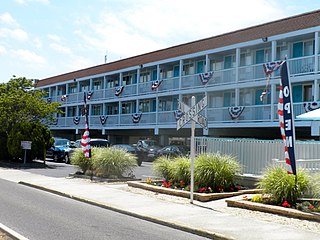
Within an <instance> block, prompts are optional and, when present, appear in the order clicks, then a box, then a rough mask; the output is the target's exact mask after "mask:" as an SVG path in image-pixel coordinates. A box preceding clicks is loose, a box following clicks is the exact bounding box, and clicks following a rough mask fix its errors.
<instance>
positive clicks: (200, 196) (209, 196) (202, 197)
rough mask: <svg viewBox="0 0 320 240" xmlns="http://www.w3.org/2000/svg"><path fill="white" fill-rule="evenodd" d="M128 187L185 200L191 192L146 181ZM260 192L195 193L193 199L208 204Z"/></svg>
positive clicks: (253, 190) (255, 190) (129, 183)
mask: <svg viewBox="0 0 320 240" xmlns="http://www.w3.org/2000/svg"><path fill="white" fill-rule="evenodd" d="M128 186H130V187H136V188H142V189H145V190H149V191H153V192H158V193H163V194H169V195H173V196H178V197H184V198H189V197H190V192H189V191H187V190H181V189H174V188H169V187H163V186H159V185H154V184H148V183H147V182H146V181H135V182H131V181H129V182H128ZM260 191H261V190H260V189H248V190H239V191H236V192H221V193H198V192H194V193H193V198H194V200H197V201H200V202H208V201H212V200H217V199H222V198H227V197H233V196H238V195H241V194H253V193H258V192H260Z"/></svg>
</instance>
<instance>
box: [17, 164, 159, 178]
mask: <svg viewBox="0 0 320 240" xmlns="http://www.w3.org/2000/svg"><path fill="white" fill-rule="evenodd" d="M46 165H47V167H44V168H26V169H20V170H23V171H27V172H31V173H35V174H40V175H44V176H48V177H68V176H69V174H70V173H75V172H76V171H78V170H79V168H78V167H77V166H73V165H71V164H65V163H57V162H53V161H46ZM133 174H134V175H135V177H136V178H138V179H143V180H145V179H146V178H147V177H152V176H153V173H152V162H142V165H141V166H140V167H136V168H135V169H134V172H133Z"/></svg>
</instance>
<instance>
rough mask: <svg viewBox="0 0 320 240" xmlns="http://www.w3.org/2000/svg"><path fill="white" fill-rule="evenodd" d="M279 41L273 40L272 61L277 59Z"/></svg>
mask: <svg viewBox="0 0 320 240" xmlns="http://www.w3.org/2000/svg"><path fill="white" fill-rule="evenodd" d="M276 58H277V41H272V42H271V61H275V60H277V59H276Z"/></svg>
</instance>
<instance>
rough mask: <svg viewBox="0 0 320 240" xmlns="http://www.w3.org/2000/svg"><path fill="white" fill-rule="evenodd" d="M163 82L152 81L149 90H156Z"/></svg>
mask: <svg viewBox="0 0 320 240" xmlns="http://www.w3.org/2000/svg"><path fill="white" fill-rule="evenodd" d="M162 81H163V80H156V81H153V82H152V86H151V89H152V90H156V89H157V88H159V87H160V85H161V83H162Z"/></svg>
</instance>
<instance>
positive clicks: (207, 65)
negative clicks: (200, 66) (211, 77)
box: [204, 54, 210, 72]
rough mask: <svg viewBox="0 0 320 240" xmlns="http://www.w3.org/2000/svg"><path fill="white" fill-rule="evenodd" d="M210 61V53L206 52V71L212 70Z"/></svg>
mask: <svg viewBox="0 0 320 240" xmlns="http://www.w3.org/2000/svg"><path fill="white" fill-rule="evenodd" d="M209 65H210V61H209V55H208V54H206V63H205V66H204V72H208V71H209V70H210V66H209Z"/></svg>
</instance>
